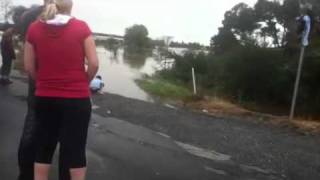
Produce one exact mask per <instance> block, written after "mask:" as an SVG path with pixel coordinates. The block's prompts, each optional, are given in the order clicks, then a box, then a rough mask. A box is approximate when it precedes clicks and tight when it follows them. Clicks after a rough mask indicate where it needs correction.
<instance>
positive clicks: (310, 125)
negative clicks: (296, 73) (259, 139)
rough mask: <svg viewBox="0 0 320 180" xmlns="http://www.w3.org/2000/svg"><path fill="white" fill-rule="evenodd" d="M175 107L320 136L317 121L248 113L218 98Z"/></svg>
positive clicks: (180, 103)
mask: <svg viewBox="0 0 320 180" xmlns="http://www.w3.org/2000/svg"><path fill="white" fill-rule="evenodd" d="M176 105H178V106H180V107H182V106H183V107H187V108H189V109H192V110H195V111H197V112H202V113H206V114H208V115H212V116H214V117H232V118H241V119H247V120H255V121H261V122H263V123H270V124H272V125H275V126H278V127H285V128H290V129H294V130H296V131H297V132H299V133H302V134H320V121H319V120H314V119H304V118H297V119H295V120H293V121H290V120H288V117H285V116H274V115H271V114H266V113H259V112H254V111H250V110H248V109H245V108H243V107H241V106H239V105H236V104H233V103H231V102H228V101H226V100H222V99H219V98H212V97H206V98H204V99H201V100H197V101H189V102H187V103H185V102H184V103H183V102H176Z"/></svg>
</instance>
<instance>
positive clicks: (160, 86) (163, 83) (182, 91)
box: [136, 78, 192, 100]
mask: <svg viewBox="0 0 320 180" xmlns="http://www.w3.org/2000/svg"><path fill="white" fill-rule="evenodd" d="M136 82H137V83H138V85H139V86H140V87H141V88H142V89H143V90H145V91H146V92H148V93H150V94H151V95H154V96H159V97H160V98H163V99H174V100H183V99H186V98H187V97H190V96H192V93H191V91H190V90H189V89H188V88H186V87H184V86H182V85H179V84H177V83H173V82H170V81H167V80H164V79H160V78H143V79H139V80H136Z"/></svg>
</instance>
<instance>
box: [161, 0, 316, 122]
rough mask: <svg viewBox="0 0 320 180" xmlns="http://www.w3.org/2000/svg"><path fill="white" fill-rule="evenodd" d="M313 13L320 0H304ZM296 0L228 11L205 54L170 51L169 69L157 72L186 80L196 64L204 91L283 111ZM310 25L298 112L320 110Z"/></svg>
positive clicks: (293, 57) (292, 69)
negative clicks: (309, 37) (170, 67)
mask: <svg viewBox="0 0 320 180" xmlns="http://www.w3.org/2000/svg"><path fill="white" fill-rule="evenodd" d="M307 2H308V3H310V4H312V9H313V13H314V15H315V16H314V18H315V19H317V15H320V1H318V0H309V1H307ZM300 15H301V14H300V1H299V0H283V1H276V0H274V1H268V0H258V1H257V2H256V4H255V5H254V6H253V7H250V6H249V5H247V4H245V3H239V4H237V5H235V6H234V7H233V8H232V9H231V10H229V11H227V12H226V13H225V16H224V20H223V22H222V24H223V25H222V27H220V28H219V31H218V34H217V35H214V36H213V37H212V38H211V45H210V54H208V55H207V54H204V53H200V54H194V53H192V52H190V53H187V54H185V55H184V56H179V55H173V56H174V58H175V59H176V62H175V64H174V66H173V68H172V69H169V70H163V71H161V72H160V74H161V75H162V76H164V77H166V78H168V79H176V80H179V81H180V82H183V83H185V84H187V85H191V83H192V78H191V68H192V67H195V69H196V75H197V78H198V80H197V81H198V85H199V86H200V88H201V89H202V92H203V93H209V94H215V95H220V96H223V97H226V98H229V99H231V100H232V101H235V102H237V103H243V104H255V105H258V106H261V107H272V108H273V109H277V110H281V112H282V113H288V112H289V108H290V103H291V98H292V92H293V87H294V81H295V75H296V70H297V65H298V58H299V52H300V50H299V49H300V40H299V38H300V37H299V35H298V34H297V33H296V31H297V22H296V17H298V16H300ZM317 28H318V25H317V24H315V25H314V28H313V31H312V35H311V36H312V40H311V45H310V46H309V47H307V50H306V57H305V64H304V68H303V74H302V80H301V82H302V83H301V87H300V92H299V97H298V107H297V108H298V109H297V110H298V114H299V115H301V116H315V117H319V115H320V111H319V110H320V83H319V80H320V38H319V37H320V35H319V33H318V32H317Z"/></svg>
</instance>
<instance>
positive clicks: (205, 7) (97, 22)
mask: <svg viewBox="0 0 320 180" xmlns="http://www.w3.org/2000/svg"><path fill="white" fill-rule="evenodd" d="M13 1H14V4H15V5H26V6H29V5H31V4H41V3H42V2H43V1H42V0H28V1H26V0H13ZM256 1H257V0H223V1H218V0H74V9H73V15H74V16H76V17H77V18H79V19H83V20H85V21H87V22H88V24H89V25H90V27H91V29H92V30H93V31H95V32H102V33H111V34H119V35H123V34H124V30H125V28H126V27H128V26H131V25H133V24H144V25H145V26H146V27H147V28H148V30H149V34H150V37H152V38H160V37H161V36H168V35H169V36H173V37H174V40H176V41H182V40H183V41H186V42H200V43H202V44H207V45H208V44H209V42H210V38H211V36H212V35H214V34H216V33H217V31H218V28H219V27H220V26H221V21H222V20H223V15H224V13H225V11H227V10H229V9H230V8H232V7H233V6H234V5H235V4H237V3H239V2H245V3H247V4H249V5H253V4H254V3H255V2H256Z"/></svg>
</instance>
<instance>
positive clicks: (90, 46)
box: [84, 36, 99, 82]
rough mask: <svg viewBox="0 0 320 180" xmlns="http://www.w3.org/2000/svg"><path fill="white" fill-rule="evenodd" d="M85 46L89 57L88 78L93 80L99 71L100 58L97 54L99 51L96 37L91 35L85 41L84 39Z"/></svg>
mask: <svg viewBox="0 0 320 180" xmlns="http://www.w3.org/2000/svg"><path fill="white" fill-rule="evenodd" d="M84 48H85V54H86V58H87V63H88V64H87V65H88V69H87V75H88V80H89V82H91V81H92V80H93V79H94V77H95V75H96V74H97V72H98V68H99V60H98V56H97V51H96V44H95V42H94V39H93V37H92V36H89V37H88V38H87V39H86V40H85V41H84Z"/></svg>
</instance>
